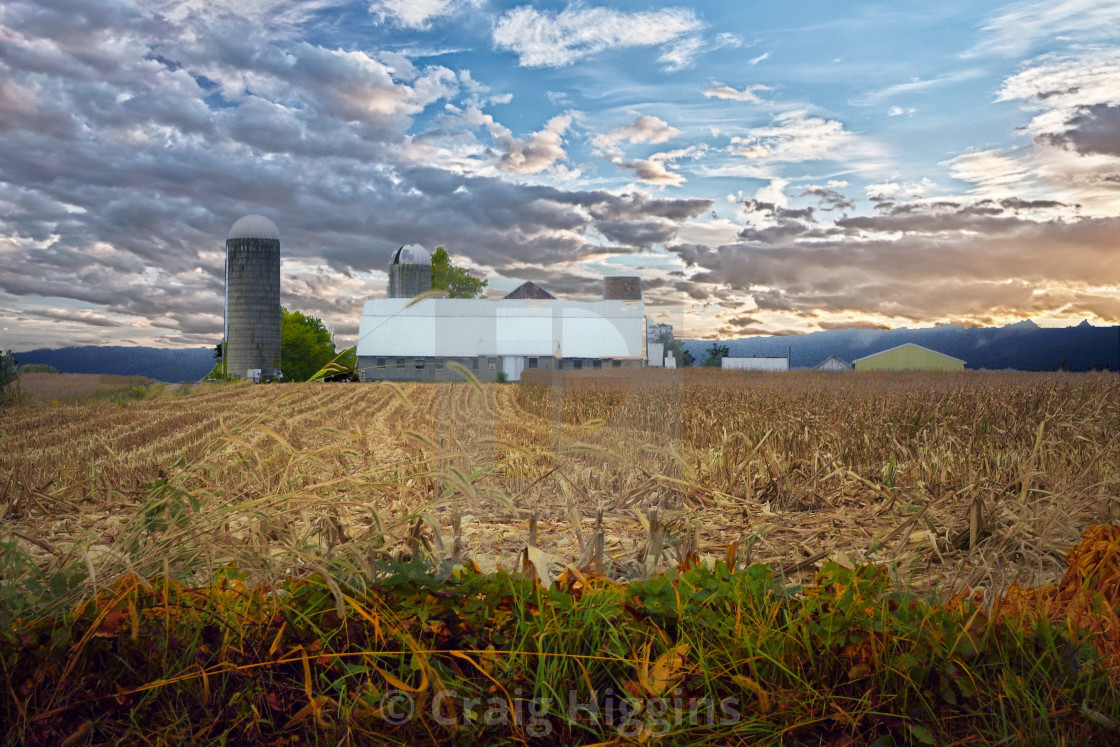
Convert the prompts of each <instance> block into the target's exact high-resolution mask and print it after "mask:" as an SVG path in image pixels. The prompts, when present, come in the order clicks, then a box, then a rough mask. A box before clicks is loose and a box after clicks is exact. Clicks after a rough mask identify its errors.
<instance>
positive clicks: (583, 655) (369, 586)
mask: <svg viewBox="0 0 1120 747" xmlns="http://www.w3.org/2000/svg"><path fill="white" fill-rule="evenodd" d="M1109 546H1111V548H1112V550H1111V556H1110V555H1109V552H1108V549H1107V548H1108V547H1109ZM1117 547H1120V527H1112V528H1104V527H1100V528H1097V529H1095V530H1093V532H1091V533H1090V535H1089V536H1087V537H1086V541H1085V543H1083V545H1082V546H1081V547H1080V550H1079V552H1080V555H1079V556H1078V557H1079V561H1077V565H1076V566H1075V567H1073V568H1071V570H1070V573H1068V574H1067V579H1066V581H1065V582H1064V583H1063V584H1062V585H1061V586H1059V587H1057V588H1055V589H1050V590H1047V591H1046V592H1045V593H1044V594H1043V595H1042V596H1040V597H1036V598H1037V599H1038V600H1039V603H1038V604H1037V605H1036V606H1033V607H1027V608H1024V607H1022V606H1021V605H1020V607H1019V608H1018V609H1015V610H1013V611H1011V612H1001V611H1000V610H999V607H998V606H997V607H996V609H995V611H993V610H991V609H985V608H984V607H983V606H982V605H978V604H976V602H975V601H974V600H971V599H964V600H959V599H958V600H952V601H949V602H947V603H944V604H937V603H928V602H925V601H921V600H917V599H915V598H914V597H913V596H911V595H908V594H898V593H892V592H891V589H890V583H889V580H888V579H887V577H886V574H885V573H883V572H882V570H881V569H877V568H875V567H874V566H864V567H860V568H857V569H855V570H848V569H845V568H843V567H841V566H839V565H836V564H826V565H825V566H824V567H823V568H822V569H821V570H820V571H819V572H818V574H817V576H816V579H815V581H814V582H813V583H812V584H811V585H808V586H806V587H804V588H802V587H797V586H788V585H783V584H782V583H780V580H779V579H776V578H775V577H774V574H773V571H772V569H770V568H769V567H766V566H761V565H755V566H751V567H750V568H747V569H737V570H733V569H732V568H730V567H729V566H727V565H726V564H724V563H717V564H715V565H714V567H713V568H712V569H711V570H707V569H705V568H704V567H702V566H701V567H696V566H692V567H685V568H684V569H683V570H681V571H680V572H671V573H669V574H665V575H663V576H660V577H658V578H656V579H651V580H649V581H645V582H634V583H631V584H628V585H618V584H613V583H610V582H608V581H605V580H604V579H602V578H601V577H597V576H594V575H592V576H590V577H588V576H586V575H584V574H582V573H580V572H578V571H575V570H570V571H568V572H566V573H565V574H564V576H563V577H562V578H560V579H558V581H557V583H556V584H554V585H552V588H550V589H547V590H546V589H544V588H543V587H542V586H541V585H540V584H539V583H535V582H534V581H533V580H532V579H531V578H529V577H526V576H521V575H508V574H505V573H499V574H492V575H480V574H478V573H477V572H476V571H475V570H472V569H471V568H470V567H464V566H461V565H460V566H456V567H454V568H448V569H445V572H444V574H443V576H444V577H443V578H442V579H441V578H437V575H438V574H436V573H433V571H434V569H432V568H430V567H421V566H420V565H419V564H415V563H413V564H406V565H404V566H397V567H395V568H391V569H390V568H386V569H384V571H386V572H384V573H382V574H379V575H378V576H377V578H376V579H374V580H372V581H371V580H370V579H364V578H360V579H347V578H345V577H341V576H333V577H330V576H328V577H321V576H316V575H312V576H310V577H308V578H303V579H291V580H288V581H286V582H284V583H282V584H280V585H279V586H276V587H271V588H270V587H253V586H251V585H250V584H248V583H247V581H248V578H247V576H246V575H245V574H243V573H240V572H238V571H237V570H236V569H226V570H225V571H223V572H222V573H220V574H219V575H218V577H217V578H216V579H215V582H214V583H213V584H210V585H208V586H205V587H201V588H197V587H195V588H188V587H184V586H182V585H180V584H178V583H175V582H173V581H169V580H168V579H166V578H153V579H150V580H144V579H140V578H137V577H132V576H126V577H124V578H122V579H120V580H118V581H117V582H116V583H114V584H113V585H112V586H110V587H109V588H106V589H104V590H102V591H101V592H100V593H99V594H98V595H97V596H96V597H95V598H92V599H90V600H88V601H86V602H84V603H82V604H79V605H78V606H77V607H76V608H74V609H73V610H71V611H69V612H67V613H66V614H64V615H60V616H58V617H53V618H40V619H35V620H27V621H19V622H17V623H16V624H15V625H13V626H12V627H11V628H10V629H9V630H7V631H5V633H4V635H3V637H2V638H0V662H2V665H3V668H4V672H5V675H6V679H7V682H8V687H7V688H6V689H5V690H6V691H5V693H4V694H3V695H0V721H2V722H3V723H6V724H8V727H7V729H6V735H5V736H6V737H7V738H8V739H9V740H11V741H13V742H15V741H18V742H21V743H27V744H59V743H67V744H75V743H79V742H80V741H82V742H84V741H90V740H92V741H96V742H109V743H139V742H145V743H153V742H155V743H164V744H182V743H192V744H197V743H203V742H205V743H218V742H222V743H225V742H228V741H235V742H253V743H269V744H290V743H294V742H299V741H302V740H301V738H300V737H301V735H302V736H303V737H304V738H307V739H310V740H311V741H314V742H319V743H323V744H340V743H385V744H390V743H401V742H408V743H412V744H416V743H433V744H435V743H439V744H442V743H448V742H454V743H459V744H468V743H472V742H476V741H478V740H483V741H485V742H486V743H496V742H525V741H532V742H536V743H565V744H570V743H584V744H588V743H593V742H594V743H602V742H618V743H624V742H626V743H636V742H646V741H650V740H652V741H662V742H665V743H674V744H697V743H719V744H728V743H742V744H791V743H793V744H803V743H812V744H825V743H827V744H952V743H961V744H964V743H977V742H980V743H1003V744H1039V745H1043V744H1046V745H1050V744H1067V743H1080V744H1102V745H1103V744H1112V743H1114V741H1113V740H1114V739H1115V738H1116V736H1117V732H1118V730H1120V696H1118V695H1117V692H1116V690H1115V689H1114V684H1115V682H1116V680H1117V679H1120V677H1117V675H1120V669H1117V668H1116V664H1117V661H1116V659H1115V658H1113V659H1111V660H1109V659H1107V658H1105V659H1102V658H1101V656H1100V654H1099V653H1098V651H1097V649H1096V648H1095V647H1094V645H1093V644H1094V642H1096V641H1097V640H1098V639H1099V637H1100V635H1099V634H1097V635H1088V636H1087V635H1086V634H1085V633H1084V632H1081V631H1079V630H1078V628H1077V627H1076V626H1073V625H1071V624H1070V621H1069V618H1068V617H1059V618H1058V619H1051V618H1052V617H1053V615H1048V613H1052V612H1054V611H1055V610H1056V609H1057V608H1056V607H1055V605H1054V602H1055V601H1056V600H1059V599H1064V602H1065V607H1063V608H1062V610H1063V612H1064V613H1065V614H1066V615H1068V614H1069V613H1070V612H1071V610H1072V609H1073V607H1076V608H1077V610H1078V613H1079V614H1080V616H1081V617H1080V619H1081V620H1082V621H1085V620H1089V619H1093V620H1097V621H1101V620H1103V621H1107V619H1108V615H1109V614H1110V613H1111V614H1112V615H1113V619H1114V615H1115V612H1114V611H1113V609H1112V608H1113V607H1114V606H1115V605H1116V604H1117V603H1120V596H1116V595H1115V594H1113V596H1111V597H1109V598H1102V597H1101V595H1100V594H1093V593H1091V592H1090V591H1088V590H1087V589H1086V588H1085V582H1086V581H1089V582H1090V583H1091V584H1092V585H1093V586H1094V587H1095V588H1102V587H1103V588H1111V589H1112V590H1113V592H1115V590H1116V588H1117V582H1118V581H1120V574H1118V573H1117V571H1118V570H1120V566H1118V563H1117V553H1116V549H1117ZM1102 548H1103V549H1102ZM1103 573H1112V574H1114V575H1112V576H1111V577H1109V578H1102V577H1101V574H1103ZM1071 605H1072V607H1071ZM1111 635H1113V636H1115V629H1113V630H1112V631H1111ZM1110 667H1111V669H1110ZM1110 674H1111V676H1112V678H1113V680H1112V681H1110Z"/></svg>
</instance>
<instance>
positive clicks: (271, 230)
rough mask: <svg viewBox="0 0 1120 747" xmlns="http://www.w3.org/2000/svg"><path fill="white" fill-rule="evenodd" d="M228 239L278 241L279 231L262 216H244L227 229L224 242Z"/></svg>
mask: <svg viewBox="0 0 1120 747" xmlns="http://www.w3.org/2000/svg"><path fill="white" fill-rule="evenodd" d="M230 239H274V240H276V241H279V240H280V229H279V228H277V227H276V224H275V223H273V222H272V221H270V220H269V219H268V218H266V217H264V216H263V215H246V216H245V217H243V218H238V219H237V221H236V222H235V223H234V224H233V226H232V227H231V228H230V229H229V235H227V236H226V241H229V240H230Z"/></svg>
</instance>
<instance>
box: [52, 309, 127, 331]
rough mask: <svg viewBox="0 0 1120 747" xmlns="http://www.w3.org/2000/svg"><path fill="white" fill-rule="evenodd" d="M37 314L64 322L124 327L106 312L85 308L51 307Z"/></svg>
mask: <svg viewBox="0 0 1120 747" xmlns="http://www.w3.org/2000/svg"><path fill="white" fill-rule="evenodd" d="M37 316H41V317H44V318H47V319H54V320H57V321H63V322H78V323H79V324H88V325H90V326H92V327H123V326H125V325H124V324H122V323H121V322H118V321H116V320H114V319H110V318H109V317H107V316H105V315H104V314H99V313H98V312H96V311H90V310H89V309H83V310H81V311H74V310H72V309H58V308H50V309H44V310H43V311H40V312H38V314H37Z"/></svg>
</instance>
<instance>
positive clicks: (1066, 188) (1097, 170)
mask: <svg viewBox="0 0 1120 747" xmlns="http://www.w3.org/2000/svg"><path fill="white" fill-rule="evenodd" d="M996 99H997V101H1014V100H1018V101H1020V102H1022V105H1023V106H1024V108H1027V109H1030V110H1033V111H1034V112H1035V114H1034V116H1033V117H1032V118H1031V120H1030V122H1029V123H1028V124H1027V126H1026V128H1025V129H1026V131H1027V132H1028V133H1029V134H1030V135H1031V136H1032V139H1031V142H1030V143H1029V144H1027V145H1023V146H1020V147H1018V148H1014V149H1006V150H994V149H988V150H983V151H977V152H973V153H965V154H963V155H961V156H958V157H956V158H954V159H951V160H950V161H948V162H947V163H948V165H949V167H950V169H951V173H952V175H953V176H954V177H955V178H957V179H961V180H963V181H966V182H970V183H971V184H972V185H973V186H972V190H971V191H972V193H973V194H975V195H981V196H986V197H1011V196H1017V197H1023V198H1039V197H1047V198H1054V199H1058V200H1061V201H1063V202H1067V203H1075V204H1077V205H1079V206H1080V208H1081V211H1082V212H1083V213H1087V214H1092V215H1100V216H1106V215H1114V214H1115V213H1116V211H1117V210H1118V209H1120V157H1118V156H1120V153H1117V149H1116V148H1115V147H1114V146H1112V145H1111V143H1113V142H1116V141H1117V139H1118V138H1120V119H1118V118H1117V117H1116V109H1117V107H1120V50H1116V49H1102V48H1095V47H1090V48H1084V49H1080V50H1078V51H1076V52H1074V53H1068V54H1067V53H1063V54H1052V55H1046V56H1044V57H1042V58H1040V59H1038V60H1035V61H1033V62H1032V63H1029V64H1027V65H1025V66H1024V67H1023V68H1022V69H1021V70H1020V71H1019V72H1017V73H1015V74H1014V75H1012V76H1010V77H1008V78H1007V80H1005V81H1004V83H1003V85H1002V86H1001V88H1000V90H999V92H998V93H997V97H996Z"/></svg>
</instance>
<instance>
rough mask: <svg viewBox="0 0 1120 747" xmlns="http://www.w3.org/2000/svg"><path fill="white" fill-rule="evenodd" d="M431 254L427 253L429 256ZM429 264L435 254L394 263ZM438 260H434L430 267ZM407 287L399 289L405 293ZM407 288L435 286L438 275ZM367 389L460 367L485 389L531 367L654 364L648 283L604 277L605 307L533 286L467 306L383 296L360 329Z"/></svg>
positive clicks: (447, 375)
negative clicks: (649, 350)
mask: <svg viewBox="0 0 1120 747" xmlns="http://www.w3.org/2000/svg"><path fill="white" fill-rule="evenodd" d="M421 250H422V248H421ZM401 256H404V257H405V259H414V260H417V261H422V260H423V259H424V258H425V256H426V252H424V253H423V254H422V253H421V251H415V250H414V251H412V252H410V253H409V254H407V255H402V253H401V252H398V253H397V254H396V255H394V258H393V266H392V267H391V269H393V270H395V271H396V272H398V273H401V274H402V275H405V276H407V277H409V278H414V277H421V278H422V277H423V274H422V272H415V271H413V270H412V269H411V268H408V267H402V268H399V269H398V268H397V267H396V266H397V265H398V264H400V261H401V260H400V259H399V257H401ZM429 262H430V260H429ZM403 285H404V284H400V285H396V286H394V290H397V291H398V292H400V291H399V289H400V288H401V287H402V286H403ZM422 285H423V283H418V284H413V285H411V286H410V287H409V288H408V291H409V292H410V293H411V294H412V296H418V295H422V294H423V293H424V292H425V291H427V290H429V289H430V288H431V285H430V275H429V280H428V284H427V286H426V287H421V286H422ZM357 354H358V368H359V377H360V378H361V379H362V380H363V381H378V380H393V381H440V380H443V381H455V380H461V379H462V374H461V373H460V372H459V371H457V370H456V369H455V368H454V367H450V366H449V364H458V365H459V366H462V367H463V368H465V369H467V370H468V371H470V372H471V373H473V374H474V375H475V376H477V377H478V378H479V379H482V380H483V381H494V380H495V379H497V378H498V375H499V373H501V374H505V377H506V379H507V380H509V381H517V380H519V379H520V378H521V373H522V371H524V370H526V369H552V370H556V369H560V370H577V369H601V368H621V367H624V366H642V365H645V363H646V318H645V305H644V303H643V302H642V296H641V281H640V279H639V278H605V282H604V299H603V300H601V301H587V302H585V301H567V300H563V299H557V298H555V297H554V296H552V294H550V293H548V292H547V291H545V290H544V289H542V288H540V287H539V286H537V285H535V284H533V283H526V284H525V285H523V286H521V287H520V288H518V289H517V290H515V291H513V292H512V293H510V294H509V295H507V296H506V297H505V298H503V299H501V300H496V301H490V300H486V299H468V298H421V299H419V300H417V299H416V298H415V297H411V298H409V297H397V298H378V299H372V300H369V301H366V302H365V305H364V307H363V308H362V317H361V321H360V322H359V325H358V349H357Z"/></svg>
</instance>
